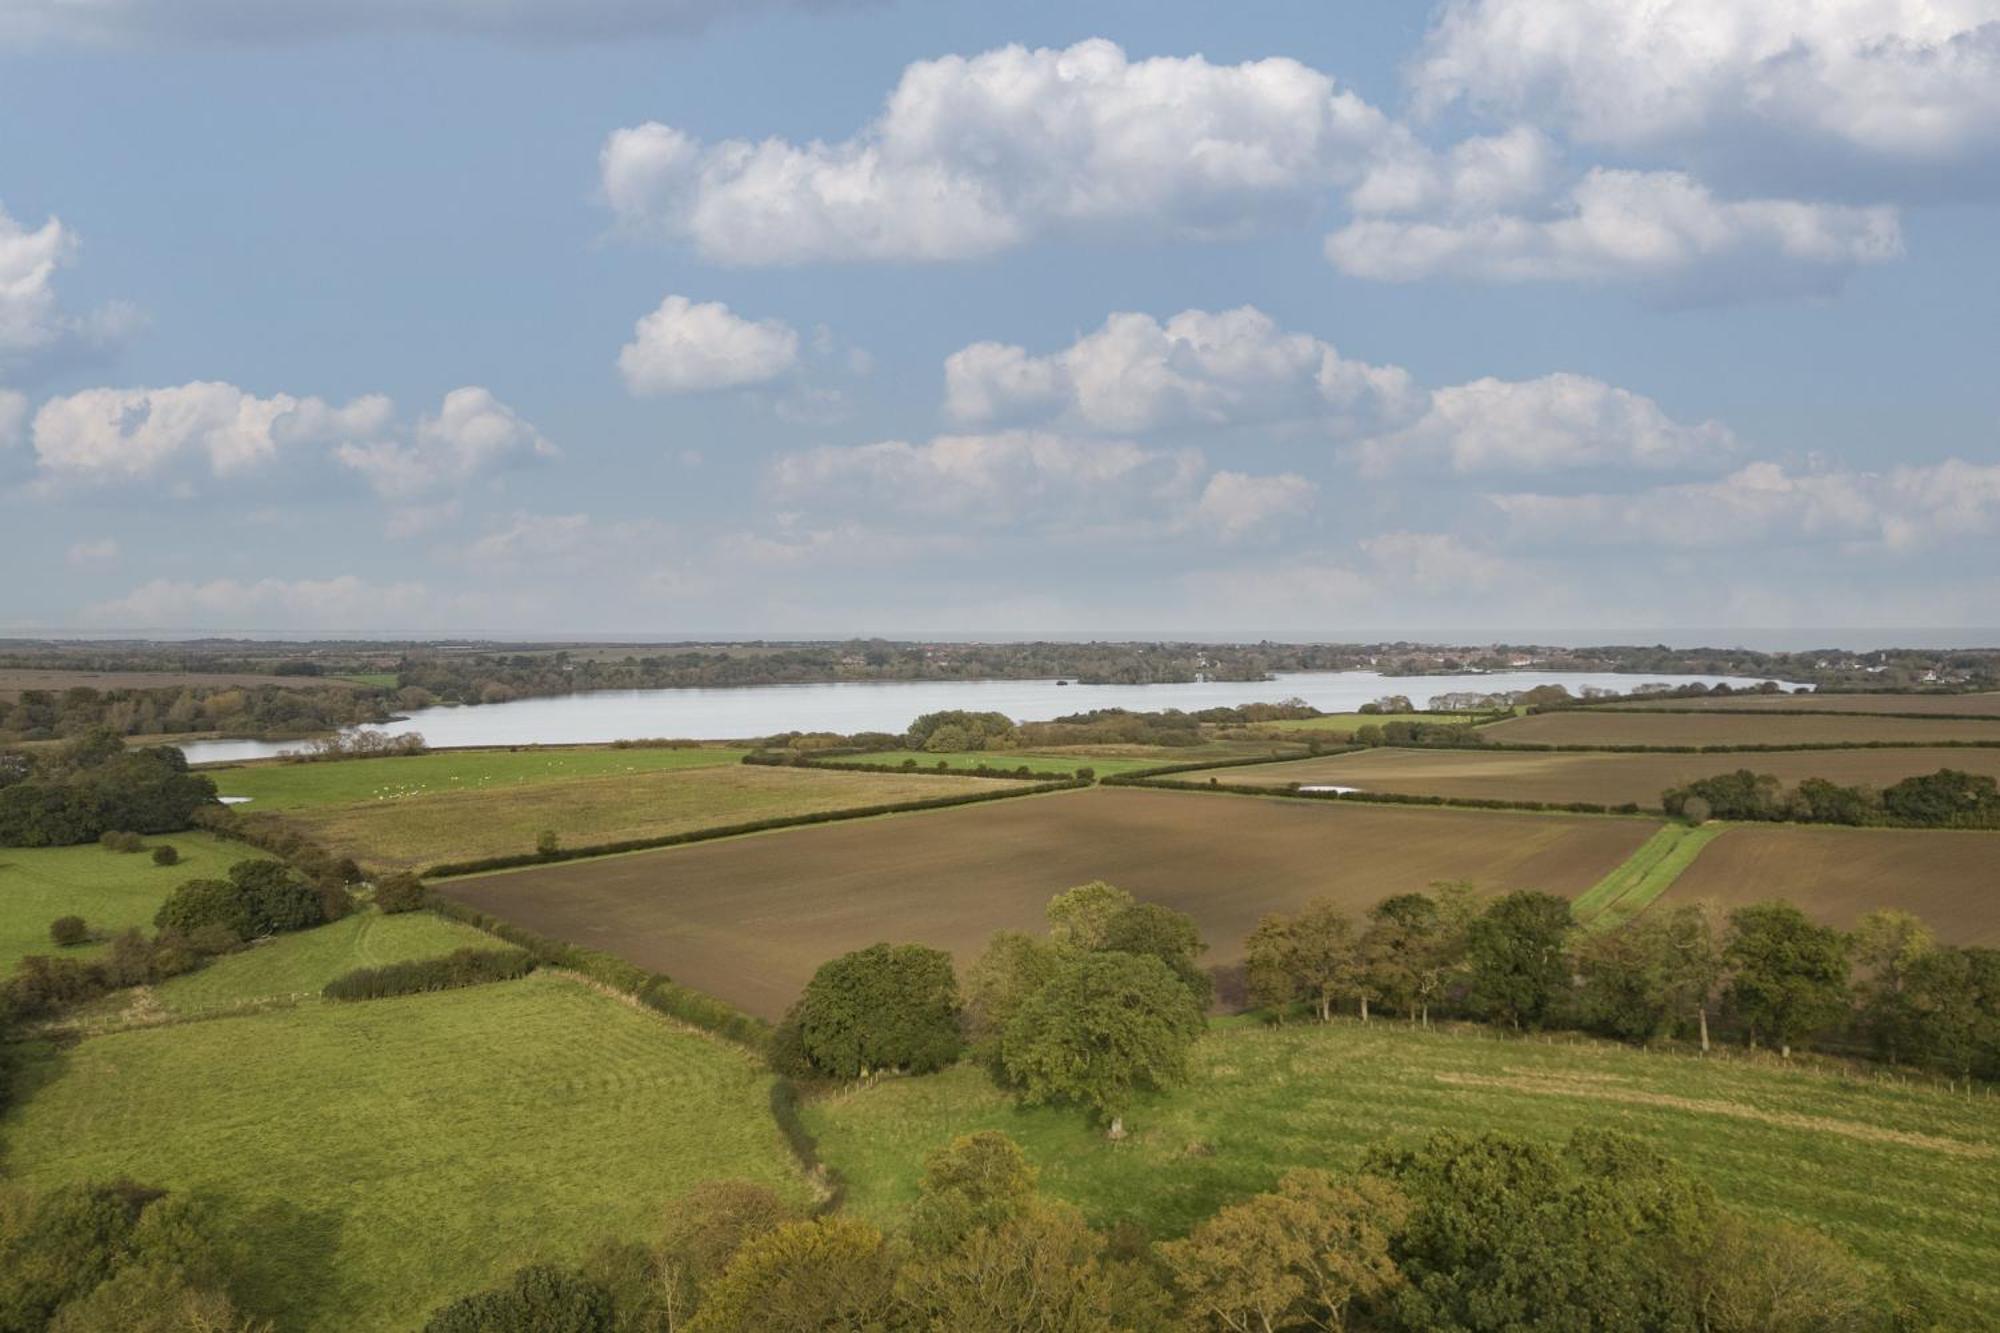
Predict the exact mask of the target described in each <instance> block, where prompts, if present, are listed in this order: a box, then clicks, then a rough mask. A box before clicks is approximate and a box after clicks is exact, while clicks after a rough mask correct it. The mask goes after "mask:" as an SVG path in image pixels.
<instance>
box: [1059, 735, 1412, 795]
mask: <svg viewBox="0 0 2000 1333" xmlns="http://www.w3.org/2000/svg"><path fill="white" fill-rule="evenodd" d="M1380 748H1382V747H1380V746H1370V745H1342V746H1337V747H1335V748H1333V749H1327V750H1321V751H1319V753H1317V754H1313V753H1310V752H1308V753H1306V754H1274V755H1255V756H1253V757H1251V758H1248V759H1200V760H1191V761H1189V762H1188V763H1184V764H1160V765H1157V766H1155V767H1153V768H1135V769H1133V770H1132V771H1131V772H1129V773H1117V774H1112V775H1110V776H1107V777H1101V778H1099V779H1098V780H1097V782H1098V785H1099V786H1103V787H1143V786H1146V785H1147V784H1148V783H1150V782H1151V781H1152V780H1153V779H1155V778H1164V777H1168V776H1170V775H1172V774H1175V773H1205V772H1207V771H1208V770H1210V769H1213V768H1255V767H1257V766H1258V765H1260V764H1295V763H1297V762H1299V761H1300V760H1302V759H1326V758H1330V757H1332V756H1333V755H1337V754H1354V753H1356V752H1357V751H1361V750H1371V749H1380Z"/></svg>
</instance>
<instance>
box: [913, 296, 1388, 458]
mask: <svg viewBox="0 0 2000 1333" xmlns="http://www.w3.org/2000/svg"><path fill="white" fill-rule="evenodd" d="M1420 402H1421V396H1420V395H1419V394H1418V393H1417V392H1416V391H1415V389H1414V387H1413V385H1412V383H1411V380H1410V376H1409V374H1408V373H1407V372H1405V371H1403V370H1401V369H1399V368H1397V367H1393V366H1388V367H1385V366H1373V365H1369V364H1367V363H1365V362H1361V361H1354V360H1350V359H1347V358H1344V357H1342V356H1341V355H1340V353H1339V352H1338V351H1337V350H1336V349H1335V348H1334V347H1333V345H1332V344H1330V343H1327V342H1323V341H1321V340H1320V339H1317V338H1314V337H1312V336H1311V335H1310V334H1304V333H1287V332H1285V331H1283V330H1281V329H1280V328H1278V326H1277V324H1276V323H1275V322H1274V321H1273V320H1272V319H1271V317H1270V316H1269V315H1266V314H1264V313H1263V312H1262V311H1260V310H1257V309H1255V308H1254V307H1250V306H1244V307H1242V308H1240V309H1237V310H1227V311H1219V312H1209V311H1203V310H1184V311H1182V312H1181V313H1180V314H1178V315H1175V316H1173V317H1172V318H1170V319H1168V320H1167V321H1166V322H1165V323H1164V324H1162V323H1161V322H1159V321H1158V320H1156V319H1154V318H1153V317H1152V316H1150V315H1144V314H1129V313H1127V314H1114V315H1112V316H1111V317H1110V318H1108V319H1107V320H1105V322H1104V326H1103V327H1102V328H1100V329H1098V330H1096V331H1095V332H1092V333H1089V334H1086V335H1085V336H1083V337H1081V338H1079V339H1077V340H1076V341H1075V342H1074V343H1072V344H1071V345H1070V346H1069V347H1067V348H1064V349H1063V350H1061V351H1058V352H1055V353H1052V354H1050V355H1047V356H1033V355H1030V354H1029V353H1028V351H1027V350H1026V349H1025V348H1021V347H1014V346H1010V345H1006V344H1001V343H975V344H973V345H972V346H970V347H967V348H964V349H963V350H961V351H958V352H955V353H953V354H952V355H951V356H950V357H949V358H948V359H947V360H946V362H945V408H946V410H947V411H948V412H949V413H950V414H951V415H952V416H953V417H955V418H956V419H958V420H960V421H964V422H968V423H990V422H1005V421H1021V420H1030V419H1034V418H1037V417H1060V418H1062V419H1064V420H1065V421H1066V422H1068V423H1071V424H1074V425H1079V426H1084V427H1087V428H1089V429H1092V430H1099V431H1107V432H1129V431H1145V430H1156V429H1160V428H1172V427H1226V426H1238V425H1251V424H1260V423H1276V422H1287V421H1309V422H1314V423H1317V424H1319V425H1321V426H1323V427H1325V428H1327V429H1329V430H1334V431H1336V432H1345V433H1353V432H1356V431H1361V430H1369V429H1380V428H1382V427H1384V426H1386V425H1391V424H1394V423H1395V422H1396V421H1398V420H1399V419H1400V418H1403V417H1405V416H1408V415H1410V414H1411V413H1412V412H1413V411H1414V410H1415V409H1416V408H1417V407H1418V406H1420Z"/></svg>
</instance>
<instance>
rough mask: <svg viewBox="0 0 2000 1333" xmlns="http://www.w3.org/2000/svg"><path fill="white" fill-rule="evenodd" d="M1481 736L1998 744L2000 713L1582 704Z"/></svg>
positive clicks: (1509, 740)
mask: <svg viewBox="0 0 2000 1333" xmlns="http://www.w3.org/2000/svg"><path fill="white" fill-rule="evenodd" d="M1481 734H1482V735H1484V736H1485V737H1486V738H1487V739H1488V740H1490V741H1493V742H1494V743H1495V744H1499V745H1865V744H1892V745H1935V744H1937V743H1938V742H1939V741H1986V742H1990V743H1993V744H1996V745H2000V718H1995V719H1994V720H1992V721H1990V722H1986V721H1958V720H1954V719H1950V718H1938V719H1935V720H1933V719H1928V718H1906V717H1869V716H1866V715H1863V714H1857V715H1856V716H1853V717H1793V716H1782V715H1779V716H1761V715H1760V716H1754V717H1739V716H1734V715H1721V714H1718V715H1714V716H1710V715H1706V714H1695V713H1632V712H1622V713H1621V712H1612V711H1610V710H1608V709H1604V708H1587V709H1573V710H1566V711H1562V712H1555V713H1538V714H1536V715H1535V716H1533V717H1517V718H1513V719H1511V720H1509V721H1506V722H1496V723H1494V724H1493V725H1492V726H1490V727H1486V728H1484V729H1483V730H1482V732H1481Z"/></svg>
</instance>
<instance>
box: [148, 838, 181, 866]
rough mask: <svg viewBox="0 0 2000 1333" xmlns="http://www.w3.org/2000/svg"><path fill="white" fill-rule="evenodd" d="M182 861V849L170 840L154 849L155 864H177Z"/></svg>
mask: <svg viewBox="0 0 2000 1333" xmlns="http://www.w3.org/2000/svg"><path fill="white" fill-rule="evenodd" d="M180 863H181V853H180V849H179V848H178V847H176V846H174V845H173V844H172V843H170V842H163V843H161V844H160V845H159V846H158V847H155V848H154V849H153V864H154V865H156V866H177V865H179V864H180Z"/></svg>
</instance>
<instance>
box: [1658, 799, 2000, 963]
mask: <svg viewBox="0 0 2000 1333" xmlns="http://www.w3.org/2000/svg"><path fill="white" fill-rule="evenodd" d="M1698 898H1713V899H1715V900H1716V901H1718V902H1720V903H1722V904H1723V905H1724V906H1725V907H1741V906H1743V905H1744V904H1745V903H1753V902H1761V901H1764V900H1766V899H1769V898H1784V899H1787V900H1789V901H1790V902H1792V903H1793V904H1795V905H1796V906H1798V907H1799V908H1800V909H1801V910H1802V911H1805V912H1807V913H1809V914H1810V915H1812V916H1814V917H1816V918H1818V919H1819V920H1821V921H1824V922H1827V923H1828V924H1830V925H1835V926H1842V927H1846V926H1851V925H1853V924H1854V921H1855V919H1856V918H1857V917H1859V916H1861V915H1862V914H1863V913H1864V912H1872V911H1874V910H1875V909H1876V908H1878V907H1900V908H1902V909H1903V910H1904V911H1906V912H1915V913H1916V914H1917V915H1918V916H1920V917H1922V918H1923V919H1924V920H1925V921H1926V922H1928V923H1929V925H1930V927H1931V929H1932V930H1934V931H1936V932H1937V935H1938V938H1939V939H1941V940H1943V941H1945V942H1946V943H1948V944H1984V945H2000V833H1956V832H1934V831H1929V830H1916V829H1848V828H1803V827H1798V826H1786V825H1770V826H1758V825H1740V826H1738V827H1735V828H1732V829H1730V830H1729V831H1728V832H1726V833H1724V834H1723V835H1722V836H1721V837H1719V838H1717V839H1716V840H1715V841H1714V842H1712V843H1710V844H1709V845H1708V846H1707V847H1706V848H1705V849H1704V850H1703V851H1702V854H1701V855H1700V856H1699V857H1697V858H1695V862H1694V864H1693V865H1691V866H1689V867H1688V868H1687V870H1685V871H1683V872H1682V874H1681V877H1680V878H1679V879H1677V880H1675V881H1674V884H1673V887H1672V888H1670V889H1668V890H1667V892H1666V893H1665V895H1663V896H1662V897H1661V899H1660V902H1661V903H1664V904H1666V905H1668V906H1672V905H1674V904H1676V903H1684V902H1692V901H1694V900H1696V899H1698Z"/></svg>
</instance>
